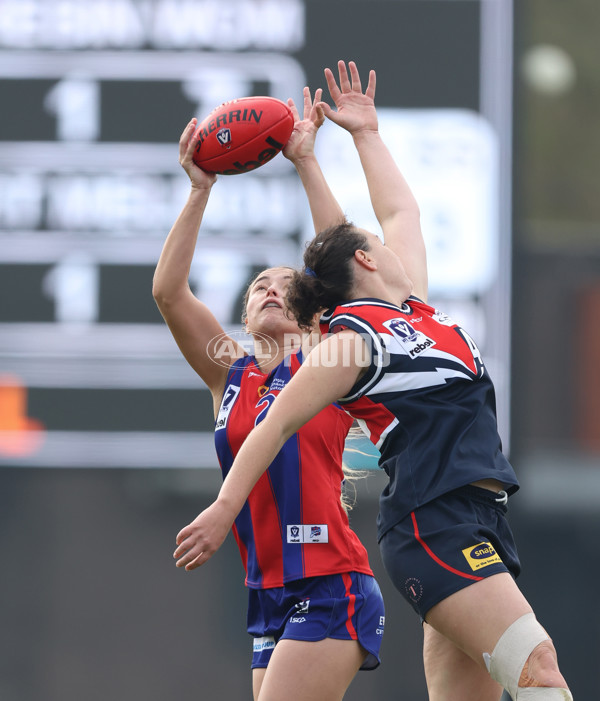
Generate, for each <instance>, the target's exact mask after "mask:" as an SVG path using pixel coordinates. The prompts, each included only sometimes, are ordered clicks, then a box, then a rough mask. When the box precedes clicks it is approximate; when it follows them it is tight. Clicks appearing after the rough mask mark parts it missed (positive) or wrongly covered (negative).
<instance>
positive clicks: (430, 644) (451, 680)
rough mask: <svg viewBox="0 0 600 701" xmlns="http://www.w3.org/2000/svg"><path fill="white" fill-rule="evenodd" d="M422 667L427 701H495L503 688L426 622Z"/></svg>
mask: <svg viewBox="0 0 600 701" xmlns="http://www.w3.org/2000/svg"><path fill="white" fill-rule="evenodd" d="M423 635H424V639H423V664H424V667H425V680H426V682H427V691H428V694H429V701H465V699H477V701H498V700H499V699H500V697H501V696H502V687H501V686H500V684H498V683H497V682H495V681H494V680H493V679H492V678H491V677H490V675H489V674H488V673H487V670H486V669H485V668H482V667H481V666H480V665H478V664H477V663H476V662H475V661H474V660H472V659H471V658H470V657H469V656H468V655H467V654H466V653H464V652H463V651H462V650H459V648H458V647H456V645H455V644H454V643H453V642H451V641H450V640H448V638H446V637H444V636H443V635H442V634H441V633H438V632H437V630H435V629H434V628H432V627H431V626H430V625H428V624H427V623H425V624H424V625H423Z"/></svg>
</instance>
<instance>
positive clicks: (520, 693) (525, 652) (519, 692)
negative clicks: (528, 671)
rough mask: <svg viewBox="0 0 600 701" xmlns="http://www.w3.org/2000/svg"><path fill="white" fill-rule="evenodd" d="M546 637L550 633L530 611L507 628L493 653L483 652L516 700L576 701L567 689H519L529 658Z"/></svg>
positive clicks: (496, 677) (494, 674)
mask: <svg viewBox="0 0 600 701" xmlns="http://www.w3.org/2000/svg"><path fill="white" fill-rule="evenodd" d="M544 640H550V636H549V635H548V633H546V631H545V630H544V629H543V628H542V626H541V625H540V624H539V623H538V622H537V620H536V618H535V614H533V613H527V614H525V615H524V616H521V618H518V619H517V620H516V621H515V622H514V623H513V624H512V625H510V626H509V627H508V628H507V629H506V630H505V631H504V633H503V634H502V635H501V636H500V640H498V642H497V643H496V647H495V648H494V651H493V652H492V654H491V655H489V654H488V653H487V652H484V653H483V659H484V660H485V666H486V667H487V668H488V672H489V673H490V675H491V677H492V679H495V680H496V681H497V682H498V683H500V684H502V686H503V687H504V688H505V689H506V690H507V691H508V693H509V694H510V695H511V698H512V699H513V701H530V700H531V701H572V696H571V694H570V693H569V691H568V690H567V689H555V688H548V687H540V686H538V687H521V688H519V677H520V676H521V672H522V671H523V667H524V666H525V662H527V658H528V657H529V655H531V653H532V651H533V649H534V648H536V647H537V646H538V645H539V644H540V643H541V642H543V641H544Z"/></svg>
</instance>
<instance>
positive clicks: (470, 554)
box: [462, 543, 502, 572]
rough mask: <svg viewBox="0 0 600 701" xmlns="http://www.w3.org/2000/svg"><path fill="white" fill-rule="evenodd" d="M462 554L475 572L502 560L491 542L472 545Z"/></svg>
mask: <svg viewBox="0 0 600 701" xmlns="http://www.w3.org/2000/svg"><path fill="white" fill-rule="evenodd" d="M462 554H463V555H464V556H465V559H466V560H467V562H468V563H469V565H470V567H471V569H472V570H473V572H475V571H476V570H480V569H481V568H482V567H487V566H488V565H493V564H494V563H496V562H502V559H501V558H500V555H498V553H497V552H496V551H495V550H494V546H493V545H492V544H491V543H479V544H478V545H475V546H473V545H472V546H471V547H470V548H465V549H464V550H463V551H462Z"/></svg>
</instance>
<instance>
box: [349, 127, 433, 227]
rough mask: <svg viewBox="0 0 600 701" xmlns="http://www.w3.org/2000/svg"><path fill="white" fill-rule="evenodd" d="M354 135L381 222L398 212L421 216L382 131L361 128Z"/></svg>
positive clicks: (403, 214)
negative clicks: (382, 137) (382, 136)
mask: <svg viewBox="0 0 600 701" xmlns="http://www.w3.org/2000/svg"><path fill="white" fill-rule="evenodd" d="M352 136H353V140H354V145H355V146H356V150H357V152H358V155H359V157H360V162H361V165H362V168H363V171H364V173H365V178H366V180H367V185H368V187H369V195H370V198H371V203H372V205H373V211H374V212H375V216H376V217H377V220H378V221H379V223H380V224H381V226H382V227H383V226H384V224H385V222H386V221H389V220H391V219H393V218H395V217H397V216H398V215H400V216H403V217H404V216H406V217H415V218H417V219H418V217H419V206H418V203H417V201H416V199H415V197H414V195H413V193H412V191H411V189H410V187H409V186H408V183H407V182H406V180H405V179H404V176H403V175H402V173H401V172H400V169H399V168H398V166H397V165H396V163H395V161H394V159H393V157H392V154H391V153H390V151H389V149H388V147H387V146H386V145H385V143H384V142H383V140H382V139H381V136H380V134H379V132H378V131H374V130H362V131H359V132H356V133H354V134H353V135H352Z"/></svg>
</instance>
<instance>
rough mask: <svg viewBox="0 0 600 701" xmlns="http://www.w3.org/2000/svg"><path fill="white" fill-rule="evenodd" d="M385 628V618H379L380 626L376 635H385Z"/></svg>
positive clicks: (376, 629) (376, 630)
mask: <svg viewBox="0 0 600 701" xmlns="http://www.w3.org/2000/svg"><path fill="white" fill-rule="evenodd" d="M384 626H385V616H379V626H378V627H377V628H375V633H376V635H383V629H384Z"/></svg>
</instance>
